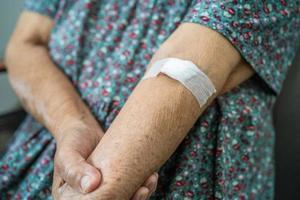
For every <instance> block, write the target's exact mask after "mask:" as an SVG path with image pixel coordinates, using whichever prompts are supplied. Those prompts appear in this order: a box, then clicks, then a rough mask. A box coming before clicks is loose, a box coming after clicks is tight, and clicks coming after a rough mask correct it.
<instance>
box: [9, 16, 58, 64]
mask: <svg viewBox="0 0 300 200" xmlns="http://www.w3.org/2000/svg"><path fill="white" fill-rule="evenodd" d="M52 27H53V20H52V19H51V18H49V17H47V16H43V15H40V14H38V13H34V12H30V11H24V12H23V13H21V15H20V18H19V20H18V22H17V25H16V28H15V30H14V32H13V34H12V36H11V38H10V41H9V42H8V45H7V48H6V52H5V63H6V65H7V67H8V68H9V66H10V62H11V61H13V60H15V58H16V57H19V55H20V53H22V52H25V51H28V49H30V47H34V46H44V47H45V48H47V46H48V41H49V36H50V33H51V29H52Z"/></svg>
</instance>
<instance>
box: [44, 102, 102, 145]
mask: <svg viewBox="0 0 300 200" xmlns="http://www.w3.org/2000/svg"><path fill="white" fill-rule="evenodd" d="M53 116H54V117H53V120H52V122H51V123H48V124H49V129H50V131H51V133H52V134H53V137H54V138H55V140H56V142H57V144H60V143H61V142H62V141H63V139H64V138H65V137H66V136H68V135H69V134H76V133H86V134H87V133H88V134H89V137H90V138H93V137H95V138H99V136H102V135H103V131H102V129H101V127H100V125H99V123H98V122H97V120H96V119H95V118H94V117H93V115H92V114H91V113H90V112H89V110H88V108H86V107H85V105H83V106H81V107H77V109H71V108H68V109H61V110H60V111H59V112H57V113H56V114H55V115H53Z"/></svg>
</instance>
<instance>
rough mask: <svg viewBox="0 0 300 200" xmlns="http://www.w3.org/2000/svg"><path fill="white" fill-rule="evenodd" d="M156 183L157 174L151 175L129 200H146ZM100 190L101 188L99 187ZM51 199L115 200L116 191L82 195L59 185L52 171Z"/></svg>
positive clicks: (57, 177) (66, 186) (63, 185)
mask: <svg viewBox="0 0 300 200" xmlns="http://www.w3.org/2000/svg"><path fill="white" fill-rule="evenodd" d="M157 181H158V174H157V173H154V174H152V175H151V176H150V177H149V178H148V179H147V180H146V181H145V182H144V183H143V185H142V186H141V187H140V188H139V189H138V190H137V191H136V192H135V194H134V195H133V197H132V198H131V200H148V199H149V198H150V196H151V195H152V193H153V192H154V191H155V190H156V187H157ZM100 188H101V186H100ZM52 189H53V192H52V194H53V197H54V199H55V200H90V199H94V200H116V198H115V196H118V195H115V193H116V191H112V190H110V191H107V193H105V194H103V193H102V194H101V195H99V194H98V192H97V190H96V191H94V192H91V193H87V194H83V193H79V192H78V191H75V190H74V189H73V188H71V187H70V186H69V185H68V184H66V183H64V184H61V179H60V177H59V176H58V175H57V172H56V171H54V180H53V186H52Z"/></svg>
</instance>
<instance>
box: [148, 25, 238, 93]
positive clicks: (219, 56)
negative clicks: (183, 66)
mask: <svg viewBox="0 0 300 200" xmlns="http://www.w3.org/2000/svg"><path fill="white" fill-rule="evenodd" d="M166 57H175V58H180V59H184V60H190V61H192V62H193V63H195V64H196V65H197V66H198V67H199V68H200V69H201V70H202V71H203V72H204V73H205V74H206V75H207V76H208V77H209V78H210V79H211V81H212V82H213V83H214V85H215V88H216V89H217V91H218V92H220V91H221V90H222V88H223V86H224V84H225V82H226V80H227V78H228V77H229V75H230V73H231V72H232V71H233V70H234V69H235V68H236V67H237V66H238V64H239V63H240V62H241V61H242V58H241V55H240V54H239V52H238V51H237V50H236V49H235V48H234V46H233V45H232V44H230V42H229V41H228V40H226V39H225V38H224V37H223V36H222V35H221V34H219V33H218V32H216V31H214V30H212V29H209V28H207V27H205V26H202V25H199V24H193V23H183V24H181V25H180V26H179V27H178V28H177V29H176V30H175V31H174V33H173V34H172V35H171V36H170V37H169V38H168V39H167V40H166V41H165V42H164V43H163V44H162V46H161V47H160V48H159V50H158V51H157V52H156V53H155V55H154V56H153V58H152V60H151V62H150V64H149V66H151V64H152V63H153V62H155V61H157V60H160V59H163V58H166Z"/></svg>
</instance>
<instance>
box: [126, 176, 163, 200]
mask: <svg viewBox="0 0 300 200" xmlns="http://www.w3.org/2000/svg"><path fill="white" fill-rule="evenodd" d="M157 181H158V174H157V173H156V172H155V173H154V174H152V175H151V176H150V177H149V178H148V179H147V180H146V181H145V182H144V183H143V185H142V186H141V187H140V188H139V189H138V190H137V191H136V192H135V194H134V195H133V198H132V199H138V198H139V197H140V196H141V195H143V192H144V191H145V188H147V189H148V191H149V192H148V194H147V196H146V199H148V198H149V197H150V196H151V194H152V193H153V192H154V191H155V190H156V186H157Z"/></svg>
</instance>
